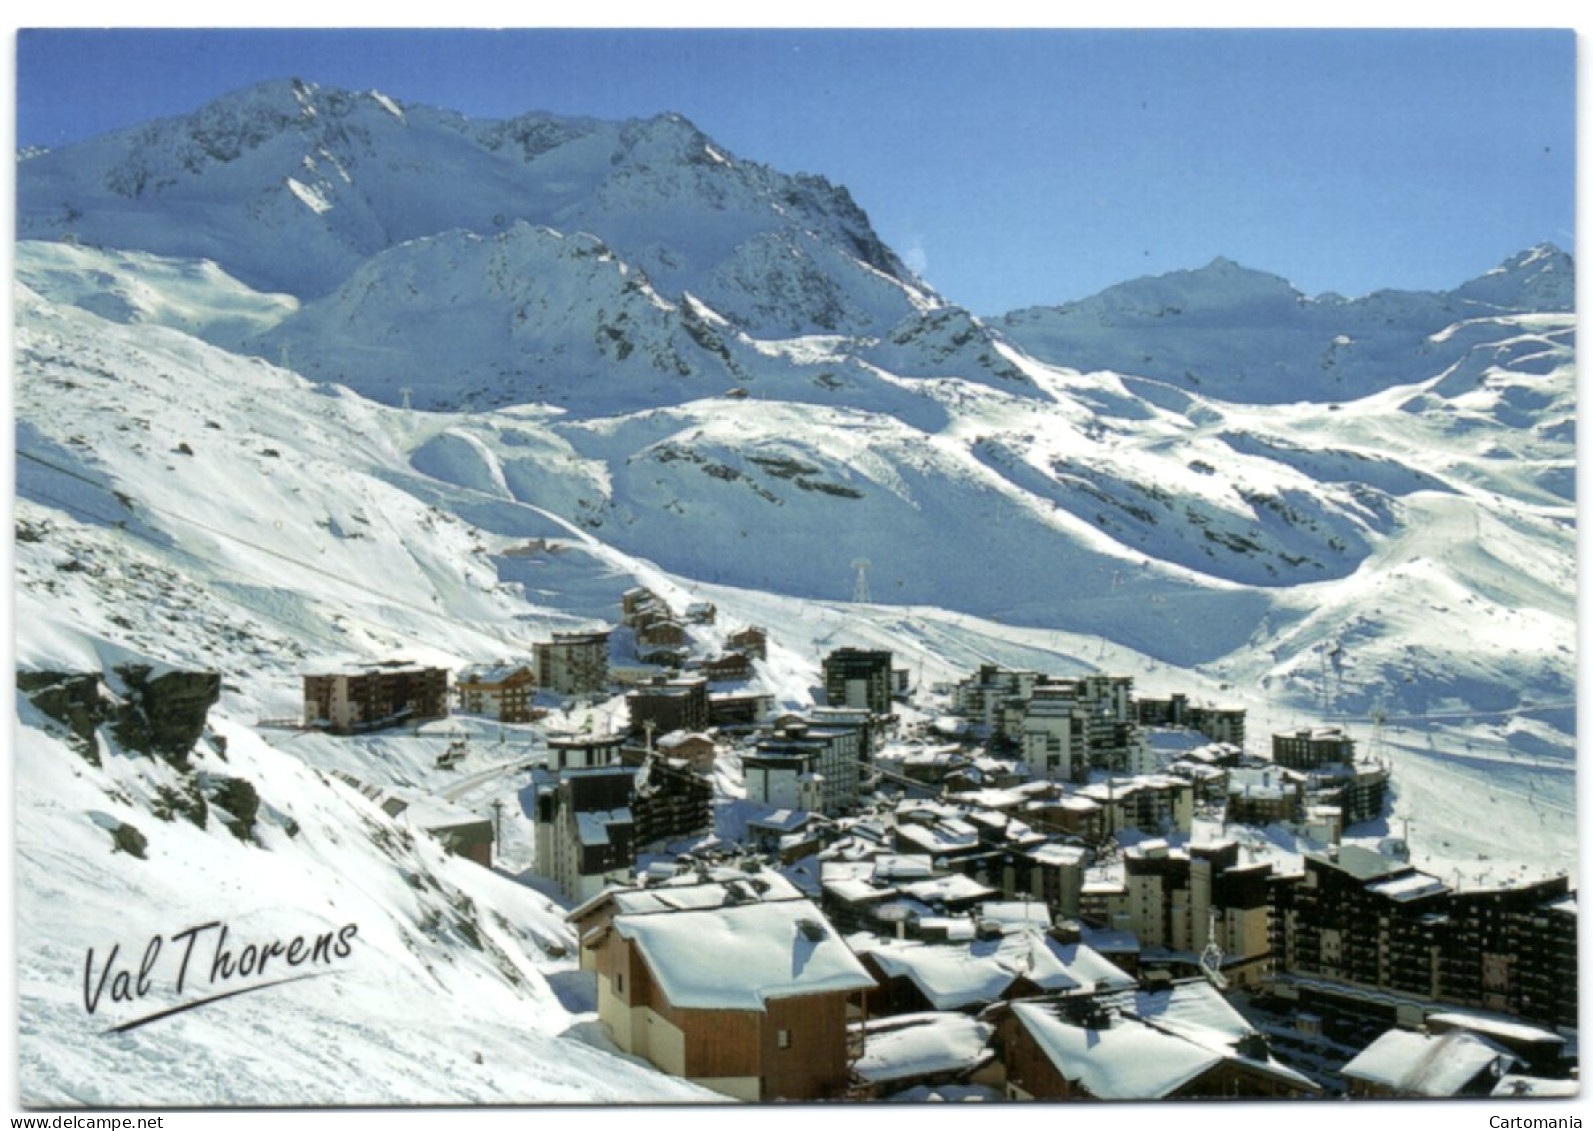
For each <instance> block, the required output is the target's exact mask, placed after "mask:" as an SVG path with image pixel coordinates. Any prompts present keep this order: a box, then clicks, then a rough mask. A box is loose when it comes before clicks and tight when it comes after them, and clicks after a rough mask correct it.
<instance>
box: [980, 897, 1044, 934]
mask: <svg viewBox="0 0 1593 1131" xmlns="http://www.w3.org/2000/svg"><path fill="white" fill-rule="evenodd" d="M979 918H981V919H983V920H985V921H986V922H988V923H1000V924H1001V925H1002V926H1004V927H1005V926H1008V925H1011V926H1015V927H1022V926H1025V925H1027V926H1030V927H1041V928H1044V927H1049V926H1050V925H1051V911H1050V908H1048V907H1046V905H1045V904H1043V903H1038V902H1035V901H1034V900H1021V899H1004V900H995V899H992V900H990V901H989V902H988V903H981V904H980V905H979Z"/></svg>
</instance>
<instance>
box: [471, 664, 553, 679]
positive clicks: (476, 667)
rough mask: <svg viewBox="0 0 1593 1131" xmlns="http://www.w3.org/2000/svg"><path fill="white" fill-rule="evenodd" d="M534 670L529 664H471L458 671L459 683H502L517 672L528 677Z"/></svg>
mask: <svg viewBox="0 0 1593 1131" xmlns="http://www.w3.org/2000/svg"><path fill="white" fill-rule="evenodd" d="M535 670H536V669H535V668H533V667H532V666H531V664H530V663H529V662H521V663H514V662H508V663H501V664H473V665H471V666H470V667H468V668H461V669H460V671H459V676H458V682H459V683H502V682H503V681H504V680H506V679H508V678H509V677H510V676H512V675H515V674H517V673H519V672H525V673H526V674H528V675H530V674H532V673H533V672H535Z"/></svg>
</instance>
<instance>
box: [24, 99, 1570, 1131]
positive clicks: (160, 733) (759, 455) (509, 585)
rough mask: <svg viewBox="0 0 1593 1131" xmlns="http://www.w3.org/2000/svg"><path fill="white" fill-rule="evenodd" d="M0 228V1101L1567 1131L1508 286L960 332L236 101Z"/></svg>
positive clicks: (1233, 275) (1535, 438)
mask: <svg viewBox="0 0 1593 1131" xmlns="http://www.w3.org/2000/svg"><path fill="white" fill-rule="evenodd" d="M17 208H18V212H17V235H18V241H17V245H16V260H15V288H14V289H15V295H16V302H15V312H14V313H15V354H14V359H13V360H14V373H15V380H14V393H15V412H16V430H15V435H16V445H17V451H16V498H15V507H14V518H13V521H14V574H13V582H14V591H15V598H14V615H15V630H14V653H15V661H16V662H15V678H16V685H15V708H14V709H15V715H16V717H15V720H14V727H13V736H14V739H15V741H14V747H15V753H14V759H13V762H14V767H15V770H14V773H15V799H14V812H15V832H14V870H15V904H16V922H15V931H14V935H15V939H14V942H15V948H16V962H15V969H16V995H17V1010H16V1024H17V1041H16V1048H17V1063H16V1071H17V1078H18V1092H19V1097H20V1102H21V1103H22V1104H24V1105H26V1106H32V1107H45V1108H54V1109H70V1108H82V1107H89V1108H95V1107H144V1108H165V1107H202V1108H208V1107H217V1108H225V1107H234V1106H247V1107H276V1106H287V1107H296V1108H306V1107H343V1106H386V1105H411V1104H419V1105H460V1106H463V1105H520V1104H527V1105H530V1104H535V1105H543V1104H572V1105H594V1104H600V1105H618V1104H727V1103H735V1102H738V1101H741V1102H752V1103H767V1102H775V1101H796V1102H803V1103H820V1102H824V1103H828V1102H835V1103H845V1102H848V1101H853V1102H855V1101H874V1100H882V1101H907V1102H912V1101H923V1102H929V1101H988V1102H996V1103H1012V1102H1015V1101H1037V1102H1043V1101H1075V1100H1103V1101H1115V1100H1129V1101H1149V1100H1162V1099H1194V1098H1200V1099H1223V1100H1229V1099H1259V1100H1272V1101H1295V1100H1299V1101H1312V1100H1331V1099H1338V1098H1349V1099H1351V1100H1363V1099H1370V1100H1378V1099H1385V1098H1407V1097H1420V1098H1434V1099H1453V1098H1467V1097H1471V1098H1481V1099H1484V1100H1485V1101H1487V1102H1488V1103H1490V1104H1492V1105H1494V1108H1493V1109H1497V1107H1498V1105H1500V1104H1503V1103H1505V1102H1509V1103H1512V1104H1514V1103H1515V1102H1516V1101H1546V1102H1543V1103H1537V1104H1525V1103H1524V1104H1522V1105H1520V1106H1512V1107H1510V1109H1509V1110H1510V1111H1511V1113H1512V1114H1515V1113H1517V1112H1520V1111H1527V1112H1529V1113H1532V1114H1534V1115H1536V1114H1538V1113H1543V1112H1546V1113H1548V1115H1549V1116H1551V1117H1555V1118H1559V1117H1561V1116H1563V1115H1564V1111H1565V1107H1564V1105H1563V1103H1558V1101H1564V1100H1566V1099H1567V1098H1569V1097H1573V1096H1575V1095H1576V1094H1577V1091H1578V1088H1579V1067H1578V1066H1579V1046H1578V1028H1577V1026H1578V1003H1579V970H1578V964H1577V939H1578V930H1577V918H1578V911H1577V899H1578V895H1577V884H1578V874H1577V844H1578V841H1577V826H1576V790H1575V785H1576V773H1575V770H1576V744H1577V734H1576V571H1577V561H1576V502H1575V488H1574V480H1575V470H1576V461H1575V412H1576V405H1575V356H1574V348H1575V341H1574V333H1575V313H1574V303H1573V294H1574V264H1573V262H1572V260H1571V257H1570V256H1569V255H1567V254H1566V253H1565V252H1563V251H1561V250H1560V249H1559V248H1557V247H1555V246H1553V245H1552V244H1547V243H1542V244H1538V245H1535V246H1530V247H1526V248H1525V249H1524V250H1519V251H1515V252H1513V253H1512V254H1510V255H1509V256H1508V257H1505V258H1503V259H1502V260H1500V261H1498V262H1497V265H1496V266H1493V267H1491V268H1488V269H1486V270H1483V272H1482V273H1481V274H1478V275H1476V276H1475V277H1474V278H1471V279H1469V280H1460V279H1457V280H1456V281H1455V282H1454V284H1453V285H1452V286H1450V287H1449V288H1448V289H1443V290H1420V291H1418V290H1380V291H1375V292H1373V293H1370V294H1366V295H1364V296H1362V297H1358V298H1344V297H1342V296H1340V295H1337V294H1319V295H1307V294H1305V293H1303V292H1301V291H1299V290H1297V289H1296V288H1295V287H1294V286H1293V285H1292V284H1290V283H1289V282H1287V281H1286V280H1284V279H1283V278H1281V277H1279V276H1277V275H1273V274H1269V273H1267V272H1265V271H1262V270H1258V269H1255V268H1252V267H1247V266H1241V265H1240V264H1238V263H1236V262H1233V261H1231V260H1228V259H1225V258H1219V259H1215V260H1213V261H1211V262H1209V263H1207V265H1205V266H1191V267H1189V268H1187V269H1181V270H1173V271H1170V272H1162V273H1158V274H1154V275H1148V276H1145V277H1142V278H1138V279H1132V280H1129V281H1126V282H1123V283H1121V284H1118V285H1117V286H1114V287H1111V288H1108V289H1107V290H1105V291H1102V292H1100V293H1098V294H1096V295H1095V296H1093V297H1090V298H1086V299H1082V300H1078V301H1073V302H1068V303H1064V304H1061V305H1053V306H1035V307H1029V308H1026V309H1021V310H1016V311H1013V312H1011V313H1008V314H1005V315H1000V316H989V317H983V316H979V317H976V316H975V315H974V314H972V313H970V312H969V311H968V310H966V309H964V308H963V307H961V306H958V305H956V304H955V303H954V302H953V301H951V300H950V299H949V298H947V297H945V296H943V295H941V294H940V293H938V292H937V291H936V290H935V289H934V288H933V287H931V286H930V284H929V283H928V282H926V281H925V279H924V278H923V277H922V276H921V273H920V272H919V271H918V270H916V269H915V268H914V267H912V266H910V265H909V261H908V260H907V259H904V258H903V257H902V256H901V255H898V253H897V252H896V251H894V250H893V249H892V248H891V247H890V246H888V244H887V243H886V242H885V240H884V239H882V238H881V237H880V235H879V234H878V233H877V232H876V231H875V229H874V227H873V226H872V224H871V222H870V220H869V217H868V214H867V213H865V211H864V208H863V206H862V204H860V202H859V201H857V200H854V199H853V196H852V194H851V193H850V192H849V191H848V190H847V189H845V188H841V187H839V186H837V185H835V184H832V183H831V182H830V181H829V180H827V179H826V178H825V177H823V176H818V175H814V174H808V173H800V174H798V173H786V172H782V171H779V170H777V169H775V168H773V167H771V166H769V165H765V164H761V163H759V162H756V161H752V160H749V159H747V158H744V157H742V156H739V155H737V154H736V153H735V152H734V151H733V150H732V148H731V147H729V146H727V145H725V144H722V143H721V142H720V141H719V140H717V139H714V138H710V137H709V136H708V135H707V134H706V133H704V132H703V131H702V130H700V129H699V128H698V127H697V126H696V125H694V124H693V123H692V122H690V121H688V120H687V119H686V118H684V117H682V116H680V115H678V114H673V113H664V114H659V115H656V116H653V117H646V118H632V119H627V120H623V121H607V120H601V119H598V118H587V117H562V116H558V115H554V114H545V113H539V112H529V113H525V114H523V115H520V116H518V117H512V118H507V119H488V118H473V117H467V116H464V115H462V114H459V113H455V112H453V111H450V110H444V109H436V108H432V107H429V106H426V105H422V104H419V103H413V104H412V103H410V102H407V101H404V100H401V99H399V98H396V97H392V96H390V95H388V94H382V93H378V92H375V91H365V92H357V91H350V90H340V89H336V88H333V87H329V86H321V85H317V84H316V83H314V82H310V81H307V80H300V79H281V80H274V81H269V82H266V83H263V84H260V85H256V86H250V87H247V88H245V89H242V90H238V91H235V92H233V93H231V94H227V95H224V96H222V97H221V98H219V99H215V100H213V101H210V102H208V103H206V104H204V105H203V106H200V107H199V108H197V109H195V110H193V111H192V112H190V113H186V114H182V115H178V116H174V117H165V118H158V119H153V120H150V121H148V122H145V123H142V124H139V125H136V126H134V127H132V128H128V129H124V130H120V131H117V132H110V133H106V134H103V135H101V136H97V137H92V138H88V139H87V140H80V141H74V142H72V143H71V144H65V145H61V146H59V147H57V148H49V149H30V150H27V151H25V152H24V153H22V154H21V155H20V156H19V160H18V164H17ZM1513 246H1517V247H1519V246H1520V245H1513ZM1136 247H1137V245H1136ZM1136 254H1138V252H1137V251H1136ZM1147 254H1149V253H1148V252H1147ZM990 255H991V257H992V261H993V262H997V261H1000V260H1001V254H1000V250H999V249H997V248H992V249H991V251H990ZM968 1110H978V1109H968ZM1341 1110H1347V1109H1341ZM1561 1125H1565V1126H1570V1125H1571V1124H1569V1123H1563V1124H1561Z"/></svg>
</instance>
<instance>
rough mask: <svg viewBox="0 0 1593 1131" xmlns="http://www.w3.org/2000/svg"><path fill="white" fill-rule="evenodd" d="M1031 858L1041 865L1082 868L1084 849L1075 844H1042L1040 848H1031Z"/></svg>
mask: <svg viewBox="0 0 1593 1131" xmlns="http://www.w3.org/2000/svg"><path fill="white" fill-rule="evenodd" d="M1029 857H1030V859H1032V860H1036V861H1038V862H1039V863H1041V864H1052V865H1058V866H1064V867H1065V866H1082V865H1083V863H1084V849H1082V848H1080V847H1079V846H1078V845H1074V844H1042V845H1041V846H1040V847H1039V848H1031V849H1030V850H1029Z"/></svg>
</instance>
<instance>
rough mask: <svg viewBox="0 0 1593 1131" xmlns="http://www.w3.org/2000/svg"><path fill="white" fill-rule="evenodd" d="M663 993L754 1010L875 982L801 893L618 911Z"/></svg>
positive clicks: (681, 1003)
mask: <svg viewBox="0 0 1593 1131" xmlns="http://www.w3.org/2000/svg"><path fill="white" fill-rule="evenodd" d="M614 929H615V930H616V931H618V932H619V934H620V937H621V938H624V939H628V940H631V941H633V942H635V944H636V946H637V948H638V949H639V950H640V951H641V953H642V957H643V958H644V959H645V960H646V962H647V966H648V969H650V970H651V971H652V974H653V977H654V979H655V980H656V981H657V983H658V985H659V988H660V989H662V990H663V992H664V995H665V996H666V997H667V998H668V999H669V1000H670V1002H671V1003H673V1004H674V1005H675V1006H676V1007H678V1008H682V1009H734V1010H759V1011H761V1010H762V1009H763V1008H764V1006H765V1003H766V1002H768V1001H770V1000H772V999H775V998H784V997H797V996H801V995H806V994H819V993H835V992H843V991H847V990H861V989H866V988H872V987H873V986H874V979H873V978H871V977H869V975H868V971H866V970H864V969H863V966H862V964H861V963H859V962H858V960H857V958H856V957H855V956H854V955H853V954H852V952H851V951H850V950H848V949H847V946H846V944H845V943H844V942H842V941H841V939H840V936H838V935H837V934H836V933H835V930H834V928H832V927H831V926H830V925H829V923H828V922H826V921H825V919H824V916H823V915H822V914H820V912H819V910H818V908H816V907H814V906H813V904H811V903H809V902H808V901H806V900H779V901H776V902H772V903H748V904H742V905H740V906H734V907H720V908H714V909H711V910H702V911H681V912H677V913H675V914H672V915H621V916H618V917H617V918H615V920H614Z"/></svg>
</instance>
